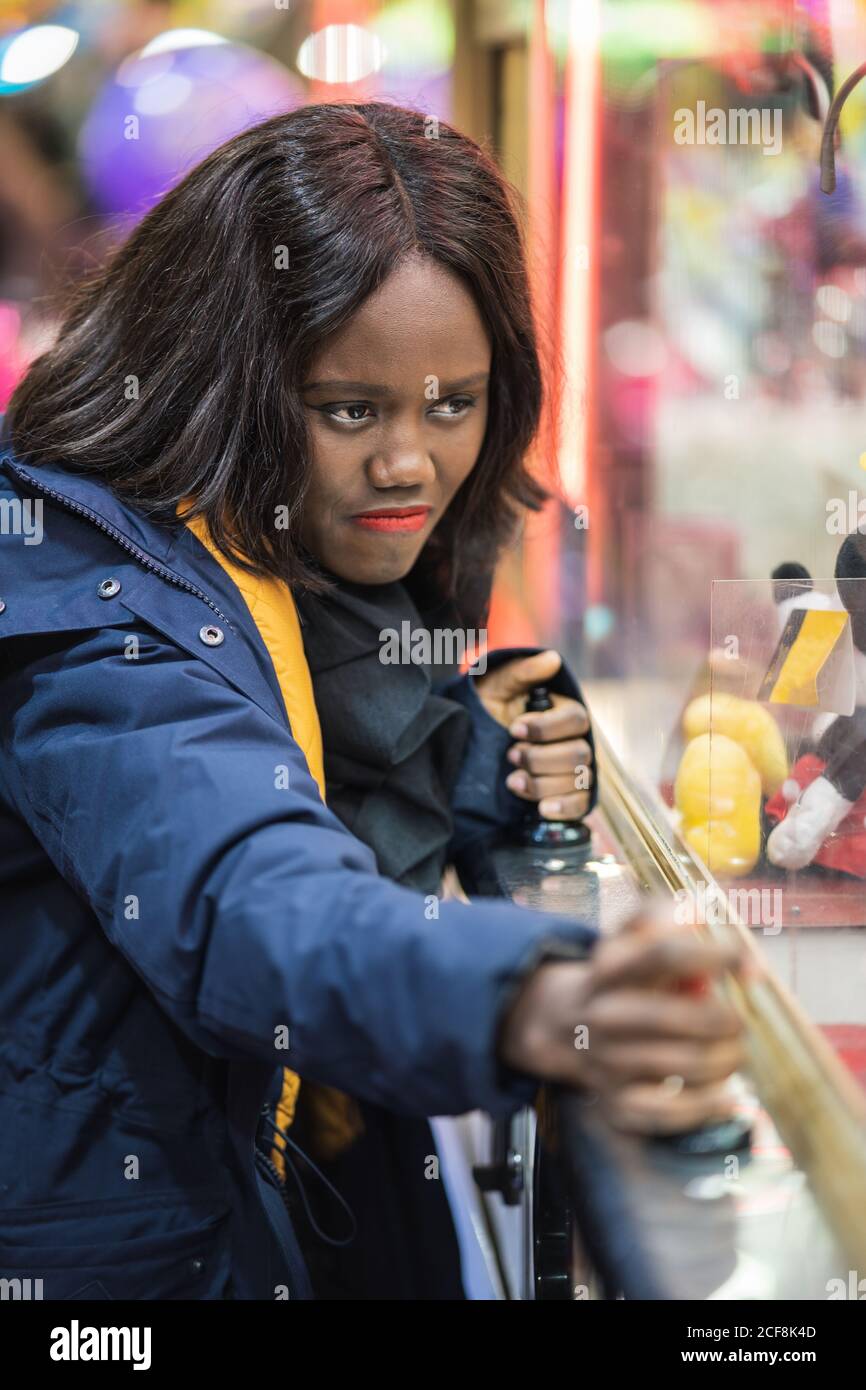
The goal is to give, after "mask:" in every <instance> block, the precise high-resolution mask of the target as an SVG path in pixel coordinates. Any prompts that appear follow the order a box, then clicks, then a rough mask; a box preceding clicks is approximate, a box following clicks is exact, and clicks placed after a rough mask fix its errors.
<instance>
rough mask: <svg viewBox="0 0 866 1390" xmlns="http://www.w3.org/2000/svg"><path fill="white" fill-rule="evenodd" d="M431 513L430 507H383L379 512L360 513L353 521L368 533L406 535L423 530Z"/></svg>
mask: <svg viewBox="0 0 866 1390" xmlns="http://www.w3.org/2000/svg"><path fill="white" fill-rule="evenodd" d="M430 511H431V508H430V507H381V508H380V509H379V510H378V511H372V512H359V513H358V515H357V516H353V517H352V520H353V521H354V523H355V525H356V526H363V527H364V529H365V530H367V531H387V532H392V533H395V534H405V533H406V532H411V531H420V530H422V529H423V527H424V526H425V525H426V522H427V518H428V516H429V515H430Z"/></svg>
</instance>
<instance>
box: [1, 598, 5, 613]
mask: <svg viewBox="0 0 866 1390" xmlns="http://www.w3.org/2000/svg"><path fill="white" fill-rule="evenodd" d="M5 612H6V604H5V603H4V602H3V600H2V598H0V613H5Z"/></svg>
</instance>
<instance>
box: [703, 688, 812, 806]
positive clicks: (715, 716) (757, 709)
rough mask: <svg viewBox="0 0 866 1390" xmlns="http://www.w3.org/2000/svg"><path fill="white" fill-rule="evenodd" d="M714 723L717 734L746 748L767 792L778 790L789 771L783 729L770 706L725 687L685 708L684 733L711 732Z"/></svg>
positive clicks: (714, 734)
mask: <svg viewBox="0 0 866 1390" xmlns="http://www.w3.org/2000/svg"><path fill="white" fill-rule="evenodd" d="M711 718H712V726H711V723H710V720H711ZM711 727H712V733H713V737H714V738H715V737H716V736H717V735H718V734H724V735H726V736H727V737H728V738H730V739H733V741H734V742H735V743H739V744H740V746H741V747H742V748H744V749H745V751H746V752H747V753H748V755H749V758H750V760H751V762H752V764H753V766H754V767H756V768H757V769H758V772H759V773H760V776H761V787H762V789H763V792H764V796H772V795H773V794H774V793H775V792H777V791H778V790H779V788H780V787H781V785H782V783H783V782H784V780H785V778H786V777H787V775H788V756H787V753H786V751H785V741H784V739H783V738H782V734H781V730H780V729H779V726H778V724H777V723H776V721H775V719H774V718H773V716H772V714H770V711H769V710H768V709H765V708H764V706H763V705H758V704H756V703H755V701H754V700H742V699H740V697H739V696H738V695H728V694H725V693H724V692H722V691H718V692H717V693H716V694H714V695H713V696H712V697H711V696H709V695H700V696H699V697H698V699H696V700H692V702H691V704H690V705H688V707H687V708H686V712H685V714H684V715H683V733H684V734H685V736H686V739H693V738H697V737H698V735H699V734H708V733H709V732H710V729H711Z"/></svg>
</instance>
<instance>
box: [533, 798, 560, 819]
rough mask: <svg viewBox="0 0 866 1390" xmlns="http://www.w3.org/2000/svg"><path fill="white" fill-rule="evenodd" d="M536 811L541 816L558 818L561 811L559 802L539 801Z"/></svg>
mask: <svg viewBox="0 0 866 1390" xmlns="http://www.w3.org/2000/svg"><path fill="white" fill-rule="evenodd" d="M538 809H539V811H540V812H541V814H542V815H543V816H558V815H559V814H560V812H561V810H562V802H561V801H541V802H539V805H538Z"/></svg>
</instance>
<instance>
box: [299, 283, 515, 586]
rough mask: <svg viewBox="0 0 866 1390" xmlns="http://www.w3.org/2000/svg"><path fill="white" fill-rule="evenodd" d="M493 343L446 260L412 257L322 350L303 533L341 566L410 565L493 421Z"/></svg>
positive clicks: (320, 556)
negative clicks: (490, 387) (490, 403)
mask: <svg viewBox="0 0 866 1390" xmlns="http://www.w3.org/2000/svg"><path fill="white" fill-rule="evenodd" d="M490 364H491V345H490V340H489V338H488V335H487V331H486V329H485V326H484V323H483V320H482V318H481V315H480V314H479V312H478V309H477V308H476V306H475V302H474V300H473V299H472V296H471V295H470V294H469V293H468V291H467V290H466V289H465V288H464V287H463V285H462V284H461V282H460V281H459V280H458V279H457V278H456V277H455V276H453V275H451V274H450V273H449V272H448V271H447V270H445V269H443V267H441V266H440V265H438V264H437V263H436V262H434V261H431V260H427V259H424V258H421V257H412V258H410V259H407V260H406V261H405V262H404V263H403V264H402V265H401V266H400V268H399V269H397V270H395V271H394V272H393V274H392V275H390V276H389V277H388V279H387V280H386V281H385V282H384V284H383V285H382V286H381V287H380V288H379V289H378V290H377V291H376V292H375V294H372V295H371V296H370V297H369V299H367V300H366V301H365V302H364V304H362V306H361V308H360V309H359V310H358V312H357V313H356V314H355V315H354V317H353V318H352V319H351V320H350V321H349V323H348V324H347V325H346V327H345V328H343V329H341V330H340V331H339V332H338V333H335V334H334V335H333V336H332V337H331V338H329V339H328V341H327V343H326V344H325V345H324V346H323V347H322V349H321V350H320V352H319V353H318V354H317V356H316V357H315V358H314V360H313V362H312V364H311V366H310V370H309V372H308V373H307V380H306V382H305V384H304V390H303V398H304V402H305V405H306V408H307V412H308V416H309V421H310V428H311V435H312V443H313V474H312V482H311V486H310V490H309V492H308V494H307V499H306V503H305V508H304V522H303V535H304V541H305V544H306V545H307V547H308V548H309V550H310V551H311V553H312V554H313V555H314V556H315V558H316V559H317V560H318V561H319V563H320V564H322V565H323V566H324V567H325V568H326V569H328V570H330V571H331V573H332V574H336V575H338V576H339V577H340V578H341V579H347V580H351V581H353V582H355V583H357V584H385V583H389V582H390V581H391V580H395V579H402V578H403V577H404V575H406V574H408V572H409V570H410V569H411V568H412V566H413V564H414V563H415V561H416V559H417V558H418V555H419V554H420V552H421V550H422V549H423V547H424V545H425V543H426V541H427V540H428V539H429V536H430V533H431V532H432V530H433V528H434V526H435V525H436V524H437V522H438V521H440V520H441V518H442V515H443V513H444V512H445V509H446V507H447V506H448V504H449V502H450V501H451V499H452V497H453V496H454V494H455V493H456V491H457V489H458V488H459V487H460V484H461V483H462V482H463V480H464V478H465V477H466V476H467V475H468V474H469V473H470V472H471V471H472V469H473V467H474V466H475V462H476V459H477V458H478V454H479V452H480V449H481V444H482V441H483V439H484V430H485V427H486V424H487V404H488V385H489V379H490Z"/></svg>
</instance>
